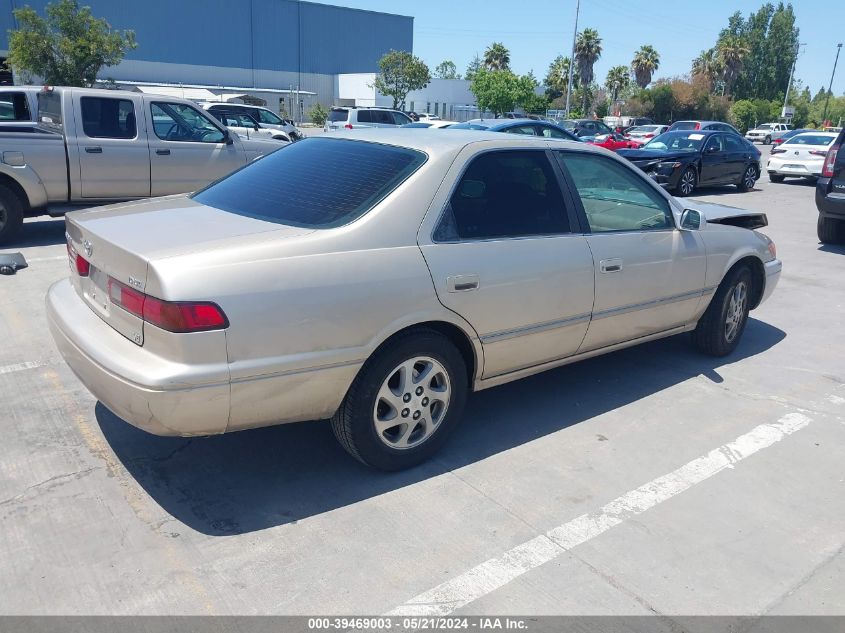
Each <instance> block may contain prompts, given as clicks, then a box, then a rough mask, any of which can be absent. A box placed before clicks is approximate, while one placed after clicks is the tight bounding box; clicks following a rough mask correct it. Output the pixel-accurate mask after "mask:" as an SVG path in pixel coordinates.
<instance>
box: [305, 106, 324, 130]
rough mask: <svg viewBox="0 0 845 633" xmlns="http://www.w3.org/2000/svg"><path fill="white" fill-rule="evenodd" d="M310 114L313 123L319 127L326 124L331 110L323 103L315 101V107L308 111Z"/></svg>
mask: <svg viewBox="0 0 845 633" xmlns="http://www.w3.org/2000/svg"><path fill="white" fill-rule="evenodd" d="M308 116H309V117H310V118H311V123H313V124H314V125H316V126H317V127H323V126H324V125H325V124H326V119H328V118H329V111H328V110H326V109H325V108H324V107H323V105H322V104H320V103H315V104H314V107H312V108H311V109H310V110H309V111H308Z"/></svg>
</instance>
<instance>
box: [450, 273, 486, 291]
mask: <svg viewBox="0 0 845 633" xmlns="http://www.w3.org/2000/svg"><path fill="white" fill-rule="evenodd" d="M478 283H479V282H478V275H454V276H452V277H447V278H446V290H448V291H449V292H468V291H470V290H476V289H477V288H478Z"/></svg>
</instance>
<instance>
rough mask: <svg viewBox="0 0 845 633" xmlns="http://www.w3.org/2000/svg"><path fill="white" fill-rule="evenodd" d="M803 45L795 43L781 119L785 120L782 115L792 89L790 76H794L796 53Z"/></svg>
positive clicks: (796, 60)
mask: <svg viewBox="0 0 845 633" xmlns="http://www.w3.org/2000/svg"><path fill="white" fill-rule="evenodd" d="M803 45H804V42H797V43H796V44H795V59H793V60H792V70H790V71H789V83H787V84H786V95H784V97H783V110H781V112H780V113H781V118H786V117H784V116H783V115H784V114H786V105H787V104H788V103H789V89H790V88H792V76H793V75H794V74H795V64H796V63H797V62H798V51H800V50H801V47H802V46H803Z"/></svg>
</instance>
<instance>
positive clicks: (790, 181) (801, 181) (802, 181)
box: [769, 176, 816, 188]
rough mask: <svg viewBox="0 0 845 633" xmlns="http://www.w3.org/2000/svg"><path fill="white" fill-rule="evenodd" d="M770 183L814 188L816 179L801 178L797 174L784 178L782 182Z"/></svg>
mask: <svg viewBox="0 0 845 633" xmlns="http://www.w3.org/2000/svg"><path fill="white" fill-rule="evenodd" d="M769 183H770V184H773V185H777V186H781V185H788V186H790V187H811V188H815V186H816V180H815V178H803V177H800V176H797V177H795V178H786V179H784V180H783V181H782V182H771V181H769Z"/></svg>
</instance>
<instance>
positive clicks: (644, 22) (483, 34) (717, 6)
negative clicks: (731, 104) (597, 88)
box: [323, 0, 845, 95]
mask: <svg viewBox="0 0 845 633" xmlns="http://www.w3.org/2000/svg"><path fill="white" fill-rule="evenodd" d="M575 3H576V0H526V1H522V2H519V1H517V0H449V1H448V2H447V1H446V0H411V1H409V2H396V1H395V0H331V1H328V0H327V1H326V2H323V4H335V5H341V6H348V7H355V8H358V9H368V10H371V11H383V12H386V13H398V14H401V15H410V16H412V17H413V18H414V54H415V55H417V56H418V57H421V58H422V59H423V61H425V62H426V63H427V64H428V65H429V67H430V68H431V69H432V70H434V67H435V66H437V64H439V63H440V62H441V61H443V60H444V59H451V60H452V61H454V62H455V64H456V65H457V67H458V72H460V73H462V74H463V72H464V71H465V70H466V67H467V64H468V63H469V62H470V60H471V59H472V58H473V57H474V56H475V54H476V53H478V54H479V55H481V56H483V54H484V50H485V49H486V48H487V46H488V45H489V44H490V43H491V42H494V41H500V42H502V43H504V45H505V46H506V47H507V48H508V49H509V50H510V53H511V68H512V69H513V70H514V71H515V72H517V73H519V74H524V73H527V72H528V71H529V70H533V71H534V75H535V76H536V77H537V78H538V79H539V80H540V81H542V79H543V77H545V75H546V70H547V69H548V66H549V63H550V62H551V60H552V59H554V57H555V56H557V55H558V54H561V53H562V54H564V55H566V56H569V53H570V51H571V49H572V31H573V27H574V23H575ZM763 4H764V2H763V0H752V1H748V0H710V1H709V2H706V3H703V2H694V1H692V0H676V1H675V2H671V3H666V2H663V3H660V2H654V0H648V1H646V0H581V9H580V15H579V18H578V30H579V31H580V30H583V29H584V28H585V27H590V28H594V29H596V30H597V31H598V32H599V35H600V36H601V38H602V46H603V49H604V52H603V53H602V56H601V59H600V60H599V61H598V62H597V63H596V65H595V75H596V79H597V80H598V81H600V82H602V83H603V82H604V78H605V77H606V76H607V71H608V69H609V68H610V67H611V66H617V65H620V64H624V65H630V63H631V59H632V57H633V55H634V51H636V50H637V49H638V48H639V47H640V46H641V45H642V44H651V45H652V46H654V47H655V48H656V49H657V52H658V53H659V54H660V68H659V69H658V71H657V73H656V74H655V79H657V78H660V77H671V76H675V75H682V74H685V73H688V72H689V69H690V65H691V62H692V59H693V58H694V57H696V56H697V55H698V54H699V52H700V51H701V50H703V49H706V48H710V47H711V46H713V45H714V44H715V42H716V38H717V37H718V34H719V31H720V30H721V29H723V28H724V27H726V26H727V24H728V17H729V16H730V15H731V14H732V13H733V12H734V11H741V12H742V13H743V15H748V14H749V13H751V12H752V11H756V10H757V9H759V8H760V6H762V5H763ZM775 4H776V2H775ZM792 5H793V8H794V10H795V14H796V22H797V25H798V28H799V29H800V34H799V40H800V41H801V42H802V43H804V46H802V47H801V53H800V55H799V57H798V63H797V65H796V69H795V77H796V78H798V79H800V80H801V81H802V82H803V85H804V86H809V87H810V89H811V91H812V92H813V94H815V93H816V92H818V90H819V89H820V88H821V87H822V86H824V87H825V88H827V85H828V82H829V81H830V73H831V70H833V61H834V58H835V57H836V44H837V43H839V42H845V2H843V1H842V0H833V1H828V2H821V1H817V0H793V2H792ZM843 48H845V47H843ZM785 88H786V86H784V89H785ZM833 92H834V94H836V95H841V94H845V52H843V53H842V54H841V55H840V59H839V64H838V67H837V71H836V78H835V79H834V82H833Z"/></svg>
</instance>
